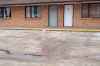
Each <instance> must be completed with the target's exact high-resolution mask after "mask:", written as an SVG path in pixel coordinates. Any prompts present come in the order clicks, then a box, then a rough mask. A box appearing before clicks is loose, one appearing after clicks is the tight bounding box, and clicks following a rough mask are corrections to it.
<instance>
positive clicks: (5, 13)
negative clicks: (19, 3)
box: [0, 7, 11, 19]
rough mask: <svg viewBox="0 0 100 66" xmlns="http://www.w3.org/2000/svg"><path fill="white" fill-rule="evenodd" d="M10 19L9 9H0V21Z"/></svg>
mask: <svg viewBox="0 0 100 66" xmlns="http://www.w3.org/2000/svg"><path fill="white" fill-rule="evenodd" d="M9 17H11V8H9V7H0V19H1V18H2V19H3V18H9Z"/></svg>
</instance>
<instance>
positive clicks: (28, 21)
mask: <svg viewBox="0 0 100 66" xmlns="http://www.w3.org/2000/svg"><path fill="white" fill-rule="evenodd" d="M48 7H49V6H48V5H41V6H40V8H41V14H40V17H38V18H25V7H24V6H12V7H11V18H9V19H0V27H26V28H34V27H35V28H47V27H48ZM63 7H64V5H61V6H58V27H63V14H64V13H63Z"/></svg>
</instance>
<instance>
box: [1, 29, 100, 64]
mask: <svg viewBox="0 0 100 66" xmlns="http://www.w3.org/2000/svg"><path fill="white" fill-rule="evenodd" d="M5 50H8V51H9V52H10V53H11V54H7V53H6V51H5ZM33 65H34V66H100V32H68V31H34V30H0V66H33Z"/></svg>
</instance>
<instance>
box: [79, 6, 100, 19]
mask: <svg viewBox="0 0 100 66" xmlns="http://www.w3.org/2000/svg"><path fill="white" fill-rule="evenodd" d="M81 17H82V18H99V17H100V4H82V5H81Z"/></svg>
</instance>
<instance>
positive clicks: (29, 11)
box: [25, 6, 40, 18]
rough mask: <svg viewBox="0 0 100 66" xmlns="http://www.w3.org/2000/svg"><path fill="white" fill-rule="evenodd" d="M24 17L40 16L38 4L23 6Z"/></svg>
mask: <svg viewBox="0 0 100 66" xmlns="http://www.w3.org/2000/svg"><path fill="white" fill-rule="evenodd" d="M25 17H30V18H32V17H40V7H39V6H26V7H25Z"/></svg>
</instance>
